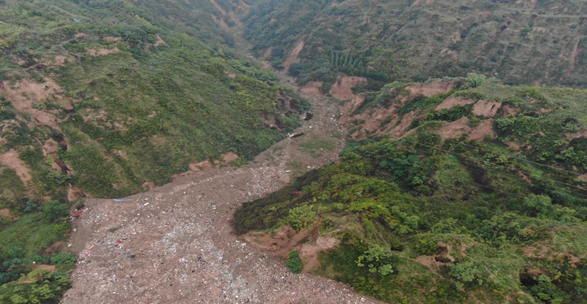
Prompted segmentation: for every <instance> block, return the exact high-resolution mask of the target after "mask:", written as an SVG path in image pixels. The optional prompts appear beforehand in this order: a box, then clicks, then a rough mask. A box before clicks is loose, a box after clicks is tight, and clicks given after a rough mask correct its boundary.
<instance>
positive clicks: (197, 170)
mask: <svg viewBox="0 0 587 304" xmlns="http://www.w3.org/2000/svg"><path fill="white" fill-rule="evenodd" d="M220 158H221V161H219V162H218V163H212V162H211V161H209V160H205V161H201V162H199V163H191V164H190V170H188V171H186V172H182V173H177V174H174V175H172V176H171V178H172V179H173V180H176V179H178V178H181V177H185V176H190V175H202V174H204V173H205V172H206V171H208V170H210V169H214V168H219V167H221V166H224V165H229V164H230V163H231V162H233V161H235V160H237V159H239V158H240V157H239V156H238V155H237V154H236V153H233V152H228V153H226V154H223V155H221V156H220Z"/></svg>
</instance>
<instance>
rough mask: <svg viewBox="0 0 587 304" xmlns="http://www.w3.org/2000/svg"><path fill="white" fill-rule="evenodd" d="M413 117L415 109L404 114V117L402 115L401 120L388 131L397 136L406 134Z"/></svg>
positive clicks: (414, 116)
mask: <svg viewBox="0 0 587 304" xmlns="http://www.w3.org/2000/svg"><path fill="white" fill-rule="evenodd" d="M414 118H416V112H415V111H412V112H410V113H408V114H406V115H404V117H402V120H401V121H400V122H399V124H398V125H397V126H395V128H394V129H393V130H392V131H391V132H390V134H391V135H394V136H399V137H401V136H404V135H405V134H406V130H407V129H408V127H409V126H410V125H411V124H412V121H413V120H414Z"/></svg>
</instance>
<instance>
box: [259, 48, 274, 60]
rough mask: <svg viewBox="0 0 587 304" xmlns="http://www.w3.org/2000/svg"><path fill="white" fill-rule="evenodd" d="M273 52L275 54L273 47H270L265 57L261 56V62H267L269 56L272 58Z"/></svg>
mask: <svg viewBox="0 0 587 304" xmlns="http://www.w3.org/2000/svg"><path fill="white" fill-rule="evenodd" d="M271 52H273V47H270V48H268V49H267V51H265V54H263V56H261V60H267V58H269V56H271Z"/></svg>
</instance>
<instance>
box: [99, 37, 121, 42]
mask: <svg viewBox="0 0 587 304" xmlns="http://www.w3.org/2000/svg"><path fill="white" fill-rule="evenodd" d="M102 40H104V41H109V42H116V41H122V38H120V37H104V38H102Z"/></svg>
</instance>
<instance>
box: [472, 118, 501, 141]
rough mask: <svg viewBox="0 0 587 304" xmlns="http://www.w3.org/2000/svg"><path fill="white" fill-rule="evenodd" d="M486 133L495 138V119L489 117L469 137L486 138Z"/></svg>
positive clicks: (473, 138)
mask: <svg viewBox="0 0 587 304" xmlns="http://www.w3.org/2000/svg"><path fill="white" fill-rule="evenodd" d="M485 135H489V136H490V137H491V138H495V133H494V132H493V119H487V120H485V121H483V122H482V123H480V124H479V125H478V126H477V127H476V128H475V129H474V130H473V132H471V134H470V135H469V139H471V140H483V139H485Z"/></svg>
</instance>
